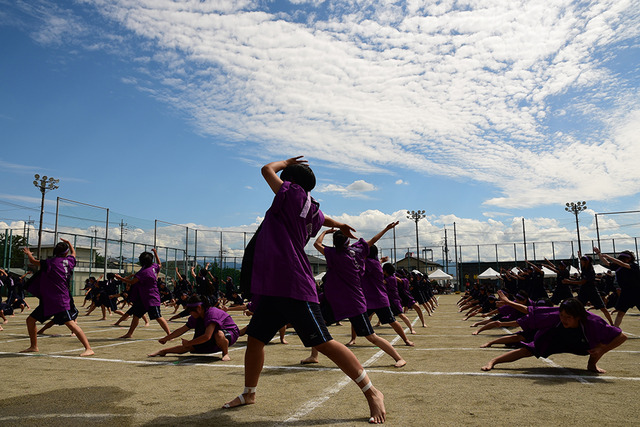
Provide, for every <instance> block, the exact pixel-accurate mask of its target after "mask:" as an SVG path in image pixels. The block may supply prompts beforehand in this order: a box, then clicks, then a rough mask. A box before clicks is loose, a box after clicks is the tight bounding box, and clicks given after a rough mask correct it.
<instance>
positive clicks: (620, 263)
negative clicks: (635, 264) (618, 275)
mask: <svg viewBox="0 0 640 427" xmlns="http://www.w3.org/2000/svg"><path fill="white" fill-rule="evenodd" d="M593 252H594V253H596V254H597V255H600V260H602V261H604V263H605V264H606V266H607V267H609V266H611V263H613V264H616V265H618V266H620V267H623V268H627V269H631V265H630V264H627V263H626V262H624V261H622V260H619V259H618V258H614V257H612V256H611V255H607V254H603V253H602V252H600V249H598V248H597V247H595V246H594V247H593Z"/></svg>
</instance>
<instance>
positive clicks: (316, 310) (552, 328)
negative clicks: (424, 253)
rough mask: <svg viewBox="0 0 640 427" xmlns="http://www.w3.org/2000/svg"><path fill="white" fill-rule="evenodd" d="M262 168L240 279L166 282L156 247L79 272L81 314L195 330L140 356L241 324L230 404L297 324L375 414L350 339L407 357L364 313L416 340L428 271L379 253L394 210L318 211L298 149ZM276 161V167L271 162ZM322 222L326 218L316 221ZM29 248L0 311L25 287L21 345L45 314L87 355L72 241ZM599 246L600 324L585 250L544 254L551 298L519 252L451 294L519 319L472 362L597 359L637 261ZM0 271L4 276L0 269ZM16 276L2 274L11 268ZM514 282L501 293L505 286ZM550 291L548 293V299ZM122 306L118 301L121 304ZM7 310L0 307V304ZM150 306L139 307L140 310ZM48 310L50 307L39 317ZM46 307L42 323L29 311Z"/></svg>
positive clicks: (218, 348)
mask: <svg viewBox="0 0 640 427" xmlns="http://www.w3.org/2000/svg"><path fill="white" fill-rule="evenodd" d="M261 172H262V175H263V177H264V179H265V181H266V183H267V185H268V186H269V188H270V189H271V191H272V192H273V193H274V199H273V202H272V204H271V206H270V208H269V210H268V211H267V213H266V215H265V218H264V220H263V222H262V224H261V225H260V227H259V229H258V230H257V232H256V233H255V235H254V236H253V238H252V239H251V241H250V242H249V244H248V245H247V248H246V250H245V256H244V258H243V265H242V276H241V283H240V288H241V290H242V292H243V294H242V295H241V294H240V290H239V289H238V288H236V287H235V286H234V285H233V282H232V281H230V280H228V281H227V283H226V285H227V286H226V292H224V293H222V292H221V291H220V286H219V285H218V283H217V279H216V278H215V277H214V276H213V275H212V274H211V272H210V270H209V265H206V266H204V267H203V268H199V269H198V271H196V268H195V267H194V268H191V270H190V272H189V273H190V274H189V275H190V278H189V277H186V276H187V275H186V274H185V276H182V275H181V274H180V272H179V271H177V270H176V276H177V281H176V282H175V283H174V284H173V289H170V286H168V285H167V284H166V283H164V281H163V280H161V279H159V277H158V273H159V272H160V270H161V261H160V259H159V257H158V254H157V252H156V250H155V249H152V252H143V253H142V254H140V256H139V264H140V267H141V268H140V270H139V271H137V272H136V273H135V274H131V275H129V276H126V277H122V276H119V275H117V274H108V275H107V277H106V280H102V279H103V278H102V277H100V278H98V279H97V280H96V279H94V278H91V279H89V280H88V282H87V284H86V286H85V291H86V298H85V302H84V304H83V307H84V306H85V305H86V304H87V303H88V304H89V305H88V307H87V312H86V313H85V314H86V315H90V314H91V313H92V312H93V311H94V310H96V309H97V308H100V310H101V312H102V318H101V319H103V320H106V319H107V316H108V315H110V314H112V313H115V314H118V315H120V316H121V317H120V319H119V320H118V321H117V322H115V325H119V324H120V323H121V322H122V321H124V320H125V319H127V318H128V317H132V320H131V324H130V327H129V329H128V331H127V333H126V334H125V335H123V336H122V337H121V338H123V339H127V338H131V337H132V336H133V334H134V332H135V330H136V328H137V326H138V325H139V322H140V320H141V319H143V320H144V321H145V324H148V321H149V320H155V321H157V322H158V323H159V325H160V326H161V328H162V329H163V330H164V331H165V336H164V337H163V338H161V339H159V342H160V344H162V345H165V344H166V343H168V342H169V341H170V340H172V339H176V338H179V337H182V336H184V335H185V334H186V333H187V332H188V331H190V330H193V331H194V335H193V338H192V339H186V338H183V339H182V340H181V344H180V345H177V346H173V347H163V348H161V349H160V350H156V351H155V352H152V353H150V354H149V356H152V357H154V356H164V355H166V354H170V353H175V354H183V353H187V352H190V353H213V352H222V358H223V360H230V357H229V347H230V346H232V345H233V344H234V343H235V342H236V341H237V339H238V338H239V337H240V336H242V335H247V345H246V351H245V357H244V365H245V370H244V374H245V378H244V390H243V391H242V393H240V394H239V395H238V396H237V397H235V398H233V399H231V400H229V401H228V402H226V403H225V404H224V405H223V406H222V407H223V408H233V407H238V406H242V405H247V404H253V403H255V402H256V390H257V385H258V382H259V378H260V375H261V372H262V368H263V365H264V357H265V345H266V344H267V343H269V342H270V341H271V340H272V339H273V338H274V336H275V335H276V334H277V333H280V339H281V342H283V343H286V340H285V339H284V330H285V329H286V328H287V327H292V328H293V329H295V331H296V333H297V335H298V337H299V338H300V340H301V341H302V343H303V344H304V345H305V346H306V347H310V348H311V355H310V356H309V357H308V358H306V359H303V360H302V361H301V363H317V362H318V357H319V355H320V354H323V355H324V356H326V357H328V358H329V359H330V360H331V361H332V362H333V363H335V364H336V365H337V366H338V367H339V368H340V369H341V370H342V371H343V372H344V373H345V374H346V375H347V376H349V377H350V378H351V379H352V380H353V382H354V383H355V384H356V385H357V386H358V387H359V388H360V389H361V391H362V393H363V394H364V397H365V399H366V401H367V403H368V406H369V422H370V423H376V424H378V423H383V422H384V421H385V419H386V409H385V405H384V395H383V394H382V392H381V391H380V390H378V389H377V388H376V387H374V386H373V383H372V381H371V379H370V378H369V376H368V374H367V372H366V371H365V369H364V368H363V367H362V364H361V363H360V361H359V360H358V358H357V357H356V356H355V354H354V353H353V352H352V351H351V350H350V349H349V348H348V346H350V345H353V344H354V343H355V341H356V337H358V336H361V337H364V338H366V339H367V340H368V341H369V342H371V343H372V344H373V345H375V346H377V347H379V348H380V349H382V350H383V351H384V352H385V353H387V354H388V355H389V356H390V357H392V358H393V360H394V366H395V367H397V368H401V367H403V366H405V365H406V363H407V362H406V360H404V358H403V357H402V356H401V355H400V353H399V352H398V350H396V349H395V348H394V347H393V345H392V344H391V343H390V342H389V341H387V340H386V339H384V338H382V337H380V336H378V335H377V334H376V333H375V332H374V329H373V326H372V324H371V320H372V316H373V315H374V314H375V315H376V316H377V319H378V321H379V323H382V324H389V325H390V326H391V327H392V328H393V329H394V331H395V332H396V333H397V334H398V336H399V337H400V338H401V339H402V340H403V342H404V344H405V345H406V346H413V345H414V343H413V342H411V341H410V340H409V339H408V337H407V335H406V334H405V332H404V330H403V328H402V326H401V324H400V323H399V322H398V320H396V317H397V318H399V319H400V320H402V321H403V322H404V323H405V325H406V326H407V328H408V330H409V331H410V333H411V334H415V333H416V331H415V329H414V328H413V325H412V324H411V322H410V321H409V319H408V317H407V316H406V315H405V312H406V311H407V310H415V312H416V313H417V315H418V317H419V319H420V321H421V324H422V326H423V327H426V326H427V325H426V321H425V317H424V312H426V313H427V315H428V316H431V314H432V313H433V312H434V310H435V309H436V307H437V305H438V302H437V299H436V297H435V295H434V291H433V287H432V286H431V283H430V282H429V280H428V279H427V278H426V277H425V276H423V275H422V274H420V273H418V272H407V271H404V270H401V271H396V269H395V268H394V266H393V265H392V264H391V263H389V262H386V261H387V260H386V259H384V258H383V259H379V258H378V249H377V247H376V246H375V243H376V242H377V241H378V240H379V239H380V238H381V237H382V236H383V235H384V234H385V233H386V232H387V231H389V230H391V229H393V228H394V227H395V226H396V225H397V224H398V223H397V222H394V223H391V224H389V225H388V226H387V227H385V228H384V229H383V230H381V231H380V232H379V233H378V234H376V235H375V236H373V237H371V238H370V239H369V240H366V239H364V238H356V236H355V233H356V230H354V229H353V228H352V227H351V226H349V225H348V224H344V223H342V222H339V221H337V220H335V219H333V218H330V217H328V216H326V215H325V214H324V213H323V212H322V211H321V210H320V208H319V204H318V203H317V202H316V201H315V200H314V199H313V198H312V197H311V195H310V191H311V190H312V189H313V188H314V186H315V175H314V173H313V171H312V170H311V168H310V167H309V166H308V165H307V161H306V160H304V159H303V158H302V157H301V156H300V157H294V158H290V159H287V160H283V161H276V162H272V163H269V164H267V165H265V166H264V167H263V168H262V170H261ZM279 173H280V175H278V174H279ZM322 227H327V228H326V229H325V230H324V231H322V232H321V233H320V234H319V235H318V233H319V232H320V230H321V229H322ZM316 235H318V237H317V238H316V240H315V242H314V246H315V247H316V249H318V251H320V252H321V253H323V254H324V256H325V258H326V260H327V268H328V271H327V273H326V275H325V277H324V279H323V281H322V282H321V283H319V284H317V283H316V282H315V279H314V276H313V274H312V270H311V266H310V264H309V260H308V258H307V257H306V254H305V252H304V248H305V246H306V244H307V243H308V242H309V241H310V239H311V238H312V237H315V236H316ZM327 235H332V239H333V242H332V244H331V245H326V244H325V242H324V239H325V237H326V236H327ZM24 251H25V254H26V255H27V256H28V258H29V261H30V263H31V264H32V265H34V266H35V267H36V268H37V269H38V271H37V273H36V274H34V277H33V278H31V279H30V280H29V281H28V282H27V283H26V284H25V285H26V286H23V285H22V284H21V283H22V279H24V276H23V277H21V278H20V279H18V280H16V281H15V282H16V283H15V284H14V285H12V286H13V287H14V289H12V290H11V292H10V298H9V299H8V301H7V303H3V305H2V309H3V311H8V310H10V308H9V307H11V309H15V308H17V307H20V308H21V309H22V310H23V309H24V308H25V307H27V306H26V301H25V300H24V289H25V288H26V290H28V291H29V292H30V293H31V294H33V295H34V296H36V297H37V298H38V299H39V305H38V307H37V308H36V309H35V310H33V311H32V312H31V313H30V314H29V316H28V317H27V331H28V333H29V338H30V346H29V347H28V348H27V349H26V350H24V351H25V352H37V351H39V347H38V341H37V337H38V332H40V333H42V331H44V330H46V328H48V327H51V326H53V325H66V326H67V327H68V328H69V329H70V330H71V331H72V332H73V334H74V335H75V336H76V337H77V338H78V340H80V342H81V343H82V344H83V346H84V347H85V350H84V351H83V352H82V353H81V356H89V355H93V354H94V352H93V349H92V348H91V346H90V344H89V341H88V339H87V337H86V335H85V334H84V332H83V331H82V329H81V328H80V326H79V325H78V324H77V322H76V319H77V317H78V314H79V311H78V309H77V308H76V307H75V305H74V302H73V298H72V297H71V294H70V290H69V279H70V277H71V274H72V272H73V268H74V266H75V262H76V261H75V251H74V248H73V246H72V245H71V243H70V242H69V241H67V240H64V239H62V241H61V242H60V243H58V244H57V245H56V247H55V249H54V256H53V258H50V259H48V260H37V259H35V258H34V257H33V254H31V252H30V251H29V249H28V248H25V249H24ZM601 259H602V260H603V261H604V262H606V263H607V264H609V265H614V266H615V267H616V272H615V275H616V282H617V283H618V286H619V287H620V289H621V292H619V293H618V296H617V302H616V305H615V307H616V309H617V311H618V315H617V317H616V323H617V325H616V326H611V325H608V324H607V323H606V322H605V321H604V320H603V319H602V318H601V317H599V316H596V315H593V314H591V313H589V312H587V311H586V310H585V308H584V305H585V304H587V303H589V302H590V303H591V304H592V305H593V307H594V308H595V309H600V308H601V309H603V314H605V315H606V317H607V319H608V320H609V321H610V323H613V321H612V319H611V317H610V315H609V312H608V310H606V305H605V303H604V301H603V300H602V298H601V297H600V294H599V292H598V291H597V284H596V281H597V277H596V275H595V273H593V267H592V261H591V259H590V258H589V257H582V258H581V265H582V273H581V276H580V277H579V278H571V277H568V275H567V274H566V273H565V272H564V269H565V268H566V266H563V265H559V266H557V267H556V266H554V265H552V264H551V263H549V262H548V261H547V264H548V266H549V267H550V268H553V269H554V270H555V271H556V272H557V273H558V277H559V278H560V279H559V281H558V282H557V284H556V288H555V290H554V293H553V297H552V298H549V296H548V294H547V291H546V289H545V287H544V282H543V277H544V276H543V274H544V273H543V272H542V269H541V266H537V265H534V264H529V266H528V268H527V269H523V270H521V271H519V272H517V273H515V272H511V271H503V272H502V287H503V289H504V290H505V292H502V291H500V292H498V295H497V296H496V295H493V292H489V291H488V290H487V289H485V288H483V287H481V286H473V287H472V288H471V289H470V290H469V291H468V292H467V293H466V294H464V295H463V296H462V298H461V299H460V301H459V303H458V304H459V306H460V311H461V312H462V311H466V313H465V316H466V319H469V318H471V317H473V316H479V315H483V316H486V317H488V318H486V319H485V320H482V321H479V322H476V323H475V324H474V325H473V326H475V327H477V326H480V327H481V328H480V329H479V330H478V331H477V332H476V333H479V332H481V331H482V330H487V329H490V328H495V327H499V326H503V327H504V326H516V325H519V326H520V327H522V329H523V330H522V331H520V332H518V333H516V334H512V335H510V336H509V337H505V338H504V340H503V341H497V340H494V341H493V342H490V343H487V344H485V346H491V345H494V344H497V343H498V342H504V343H508V344H509V345H516V346H518V348H517V349H515V350H513V351H512V352H509V353H505V354H503V355H501V356H499V357H497V358H494V359H492V360H491V361H490V362H489V363H487V364H486V365H485V366H483V367H482V369H483V370H490V369H492V368H493V367H494V366H495V365H496V364H498V363H506V362H511V361H514V360H518V359H520V358H522V357H528V356H532V355H535V356H536V357H547V356H548V355H550V354H554V353H558V352H573V353H576V354H589V355H590V357H589V362H588V369H590V370H594V371H597V372H603V371H602V370H601V369H600V368H598V367H597V365H596V363H597V361H598V360H599V359H600V358H601V357H602V355H603V354H605V353H606V352H607V351H609V350H611V349H612V348H615V347H617V346H618V345H620V344H621V343H622V342H624V340H625V339H626V337H625V336H624V334H622V332H621V330H620V329H619V328H618V327H617V326H619V323H620V322H621V321H622V317H623V316H624V314H621V313H624V312H626V311H627V310H628V309H629V308H631V307H633V306H638V304H639V302H640V299H639V298H640V291H638V290H637V288H638V286H640V285H639V284H638V266H637V264H636V263H635V259H634V257H633V254H632V253H631V252H623V254H621V255H620V256H618V257H617V258H613V257H610V256H607V255H604V254H601ZM0 274H1V275H2V279H3V283H4V282H6V281H7V279H5V276H8V275H7V274H6V273H5V272H4V271H0ZM12 283H13V281H12ZM571 286H578V287H579V292H578V297H577V298H573V294H572V291H571ZM510 296H511V297H510ZM554 301H555V302H556V304H557V303H559V304H560V305H559V307H553V304H554ZM163 307H164V308H173V316H172V317H171V319H169V320H174V319H178V318H180V317H186V316H189V318H188V320H187V322H186V323H185V324H183V325H182V326H180V327H178V328H177V329H175V330H174V331H171V330H170V327H169V323H168V322H167V320H165V318H164V317H163V316H162V308H163ZM125 308H127V311H126V312H124V311H122V310H124V309H125ZM230 310H245V311H246V312H247V313H248V314H251V320H250V322H249V325H248V326H247V327H246V328H243V329H242V330H240V329H239V328H238V326H237V325H236V324H235V322H234V321H233V319H232V317H231V316H230V315H229V314H228V311H230ZM0 313H1V314H2V315H3V317H4V313H3V312H2V311H0ZM146 316H148V320H147V318H146ZM49 319H52V320H49ZM345 319H348V320H349V322H350V324H351V328H352V338H351V340H350V341H349V342H348V343H347V345H345V344H342V343H340V342H337V341H336V340H334V339H333V338H332V336H331V334H330V333H329V330H328V328H327V325H330V324H332V323H336V322H339V321H341V320H345ZM47 321H49V322H48V323H47V324H46V325H45V326H44V327H43V328H42V329H41V330H40V331H37V329H36V323H37V322H40V323H44V322H47Z"/></svg>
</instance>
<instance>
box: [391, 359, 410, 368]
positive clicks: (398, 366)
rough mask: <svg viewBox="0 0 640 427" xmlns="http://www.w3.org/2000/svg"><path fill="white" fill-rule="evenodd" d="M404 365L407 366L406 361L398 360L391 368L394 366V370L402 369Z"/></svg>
mask: <svg viewBox="0 0 640 427" xmlns="http://www.w3.org/2000/svg"><path fill="white" fill-rule="evenodd" d="M406 364H407V361H406V360H404V359H400V360H398V361H397V362H396V363H395V365H393V366H394V368H402V367H403V366H404V365H406Z"/></svg>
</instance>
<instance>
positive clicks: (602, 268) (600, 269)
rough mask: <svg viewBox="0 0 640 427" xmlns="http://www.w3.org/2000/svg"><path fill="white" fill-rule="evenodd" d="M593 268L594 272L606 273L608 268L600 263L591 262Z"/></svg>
mask: <svg viewBox="0 0 640 427" xmlns="http://www.w3.org/2000/svg"><path fill="white" fill-rule="evenodd" d="M593 269H594V270H595V272H596V274H606V273H607V271H609V270H610V269H609V268H607V267H605V266H604V265H600V264H593Z"/></svg>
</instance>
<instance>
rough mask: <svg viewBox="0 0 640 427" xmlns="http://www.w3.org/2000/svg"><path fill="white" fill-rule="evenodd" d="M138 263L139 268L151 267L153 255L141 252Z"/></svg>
mask: <svg viewBox="0 0 640 427" xmlns="http://www.w3.org/2000/svg"><path fill="white" fill-rule="evenodd" d="M138 261H140V266H141V267H142V268H147V267H151V265H152V264H153V254H152V253H151V252H146V251H145V252H142V253H141V254H140V256H139V257H138Z"/></svg>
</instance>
